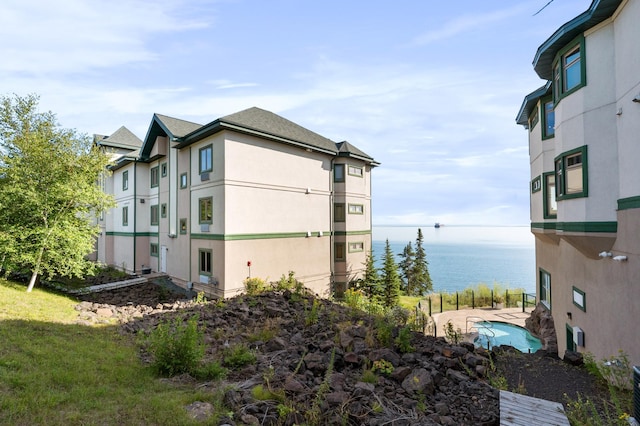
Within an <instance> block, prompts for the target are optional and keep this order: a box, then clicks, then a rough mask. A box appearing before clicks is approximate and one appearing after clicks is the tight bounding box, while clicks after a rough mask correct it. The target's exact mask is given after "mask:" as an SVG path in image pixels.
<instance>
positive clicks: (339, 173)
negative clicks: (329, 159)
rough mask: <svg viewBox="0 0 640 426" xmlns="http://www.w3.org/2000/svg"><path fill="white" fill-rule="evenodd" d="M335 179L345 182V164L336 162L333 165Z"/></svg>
mask: <svg viewBox="0 0 640 426" xmlns="http://www.w3.org/2000/svg"><path fill="white" fill-rule="evenodd" d="M333 181H334V182H344V164H334V166H333Z"/></svg>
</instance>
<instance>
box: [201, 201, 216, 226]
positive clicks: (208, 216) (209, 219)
mask: <svg viewBox="0 0 640 426" xmlns="http://www.w3.org/2000/svg"><path fill="white" fill-rule="evenodd" d="M198 204H199V206H198V212H199V221H198V222H199V223H213V197H206V198H200V199H199V200H198Z"/></svg>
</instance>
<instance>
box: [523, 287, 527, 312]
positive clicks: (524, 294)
mask: <svg viewBox="0 0 640 426" xmlns="http://www.w3.org/2000/svg"><path fill="white" fill-rule="evenodd" d="M525 297H526V293H525V292H524V291H523V292H522V312H524V300H525Z"/></svg>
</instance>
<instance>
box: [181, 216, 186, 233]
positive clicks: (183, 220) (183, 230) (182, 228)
mask: <svg viewBox="0 0 640 426" xmlns="http://www.w3.org/2000/svg"><path fill="white" fill-rule="evenodd" d="M180 233H181V234H186V233H187V219H186V218H184V217H183V218H181V219H180Z"/></svg>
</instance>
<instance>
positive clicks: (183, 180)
mask: <svg viewBox="0 0 640 426" xmlns="http://www.w3.org/2000/svg"><path fill="white" fill-rule="evenodd" d="M186 187H187V174H186V173H183V174H181V175H180V188H181V189H184V188H186Z"/></svg>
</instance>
